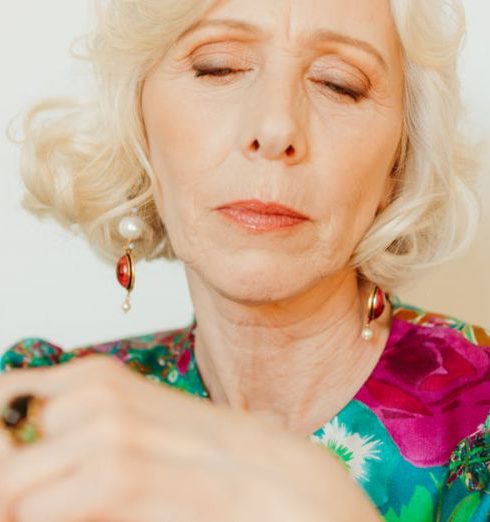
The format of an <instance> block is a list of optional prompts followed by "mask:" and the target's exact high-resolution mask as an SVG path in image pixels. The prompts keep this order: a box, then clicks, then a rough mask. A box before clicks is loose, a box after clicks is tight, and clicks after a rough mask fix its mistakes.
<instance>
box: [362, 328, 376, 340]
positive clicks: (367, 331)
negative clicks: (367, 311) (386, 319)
mask: <svg viewBox="0 0 490 522" xmlns="http://www.w3.org/2000/svg"><path fill="white" fill-rule="evenodd" d="M361 337H362V338H363V339H364V340H365V341H370V340H371V339H372V338H373V331H372V330H371V328H370V327H369V326H365V327H364V328H363V329H362V333H361Z"/></svg>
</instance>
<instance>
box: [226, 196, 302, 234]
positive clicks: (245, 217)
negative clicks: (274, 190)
mask: <svg viewBox="0 0 490 522" xmlns="http://www.w3.org/2000/svg"><path fill="white" fill-rule="evenodd" d="M216 210H218V211H219V212H220V213H221V214H222V215H223V216H224V217H226V218H227V219H229V220H231V221H233V222H235V223H237V224H239V225H241V226H243V227H245V228H248V229H250V230H256V231H269V230H275V229H278V228H286V227H291V226H294V225H298V224H300V223H304V222H305V221H307V220H308V219H309V218H308V217H307V216H305V215H304V214H300V213H299V212H296V211H295V210H293V209H291V208H288V207H285V206H284V205H281V204H279V203H274V202H271V203H264V202H262V201H259V200H257V199H251V200H245V201H233V202H231V203H227V204H226V205H222V206H221V207H218V208H217V209H216Z"/></svg>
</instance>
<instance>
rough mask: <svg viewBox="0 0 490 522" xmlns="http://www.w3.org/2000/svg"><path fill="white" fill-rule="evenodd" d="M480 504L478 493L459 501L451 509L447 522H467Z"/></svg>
mask: <svg viewBox="0 0 490 522" xmlns="http://www.w3.org/2000/svg"><path fill="white" fill-rule="evenodd" d="M479 504H480V493H479V492H475V493H472V494H471V495H468V496H467V497H465V498H464V499H463V500H461V501H460V502H459V503H458V504H457V505H456V507H455V508H454V509H453V511H452V513H451V515H450V516H449V519H448V522H469V521H470V520H471V517H472V516H473V513H474V512H475V511H476V509H477V508H478V505H479Z"/></svg>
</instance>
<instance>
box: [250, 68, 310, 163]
mask: <svg viewBox="0 0 490 522" xmlns="http://www.w3.org/2000/svg"><path fill="white" fill-rule="evenodd" d="M286 81H287V80H286V79H284V78H282V79H279V78H278V77H277V76H276V78H275V80H274V78H272V79H271V80H270V81H269V82H268V85H267V86H265V85H264V84H262V86H261V87H262V88H260V89H257V93H256V96H255V100H254V101H255V102H256V103H254V105H253V106H254V109H253V110H250V107H249V106H248V107H247V109H246V110H247V112H248V114H247V115H246V116H247V118H248V119H249V122H248V126H247V127H248V129H249V130H248V132H246V133H245V137H244V142H243V149H244V153H245V155H246V156H247V157H248V158H249V159H251V160H255V161H257V160H259V159H260V158H262V159H267V160H270V161H272V160H278V161H282V162H284V163H285V164H288V165H293V164H296V163H299V162H300V161H302V160H303V159H304V157H305V155H306V154H307V140H306V122H305V118H304V111H303V109H302V108H303V103H302V101H303V100H302V98H301V94H300V93H298V92H297V90H296V88H295V86H294V84H293V82H292V81H291V80H289V84H286V83H285V82H286Z"/></svg>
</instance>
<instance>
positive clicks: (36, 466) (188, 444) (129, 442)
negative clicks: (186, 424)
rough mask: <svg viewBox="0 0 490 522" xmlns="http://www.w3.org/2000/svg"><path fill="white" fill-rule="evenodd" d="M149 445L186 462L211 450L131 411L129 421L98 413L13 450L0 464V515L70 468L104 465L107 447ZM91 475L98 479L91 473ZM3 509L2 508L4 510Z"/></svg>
mask: <svg viewBox="0 0 490 522" xmlns="http://www.w3.org/2000/svg"><path fill="white" fill-rule="evenodd" d="M148 449H150V450H151V452H152V454H153V458H154V459H155V460H161V459H163V460H165V459H169V458H170V459H176V458H179V459H180V460H182V461H189V460H190V459H194V460H196V459H197V460H199V459H203V458H209V455H210V452H212V451H215V452H217V451H218V449H214V450H213V449H211V448H208V449H207V450H206V448H205V447H204V445H203V442H202V440H201V439H199V438H198V437H195V436H193V437H190V436H188V437H183V436H182V435H181V434H179V433H176V432H170V431H166V430H162V428H161V427H160V426H158V425H153V424H152V423H149V422H148V421H147V420H146V419H139V418H138V417H137V415H135V414H131V415H130V416H129V417H128V420H124V419H122V420H121V419H118V418H116V417H102V418H99V419H96V420H94V421H93V422H91V423H90V424H87V425H85V426H83V427H81V428H75V429H73V430H72V431H71V432H69V433H64V434H62V435H61V436H53V437H51V438H47V439H42V440H41V441H40V442H37V443H35V444H33V445H31V446H23V447H22V448H21V449H20V450H19V451H15V452H11V453H10V454H9V455H8V456H7V457H6V458H4V459H3V461H2V462H1V463H0V520H3V518H2V516H4V517H5V516H7V515H8V513H9V510H11V509H12V508H13V506H15V505H16V502H17V501H18V500H19V499H22V498H24V497H25V496H26V495H29V494H30V492H32V491H35V490H36V489H37V488H39V487H41V486H42V485H43V484H45V483H51V482H54V481H56V480H58V478H59V477H60V476H63V475H65V474H66V473H67V472H68V471H69V470H70V469H77V468H81V467H83V465H84V463H87V462H95V463H96V465H97V466H99V467H104V468H105V467H107V466H108V462H107V458H106V457H107V452H116V451H117V452H118V454H119V455H122V456H124V455H125V454H126V453H131V452H140V453H144V452H145V451H148ZM92 480H98V475H97V473H95V474H94V475H93V477H92ZM2 509H3V510H4V511H3V512H2Z"/></svg>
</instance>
